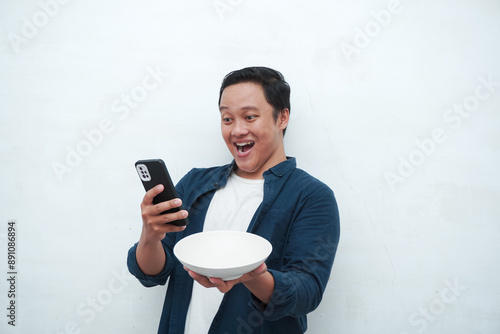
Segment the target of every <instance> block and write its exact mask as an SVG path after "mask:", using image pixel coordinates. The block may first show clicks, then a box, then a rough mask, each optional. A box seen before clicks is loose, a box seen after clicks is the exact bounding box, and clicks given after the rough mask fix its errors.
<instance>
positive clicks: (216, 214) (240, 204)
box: [185, 173, 264, 334]
mask: <svg viewBox="0 0 500 334" xmlns="http://www.w3.org/2000/svg"><path fill="white" fill-rule="evenodd" d="M263 197H264V179H260V180H251V179H244V178H242V177H239V176H237V175H236V174H234V173H231V174H230V175H229V178H228V181H227V184H226V186H225V187H223V188H220V189H219V190H217V191H216V192H215V194H214V197H213V198H212V201H211V202H210V205H209V207H208V210H207V215H206V217H205V223H204V225H203V231H204V232H206V231H219V230H231V231H246V230H247V228H248V225H249V224H250V221H251V220H252V217H253V215H254V214H255V211H256V210H257V208H258V207H259V205H260V203H262V199H263ZM200 251H203V250H202V249H200ZM223 297H224V294H223V293H221V292H220V291H219V290H217V289H216V288H205V287H203V286H201V285H200V284H198V283H197V282H194V284H193V294H192V296H191V302H190V303H189V309H188V313H187V318H186V329H185V333H186V334H206V333H208V330H209V328H210V325H211V324H212V320H213V319H214V317H215V314H216V313H217V311H218V310H219V306H220V303H221V301H222V298H223Z"/></svg>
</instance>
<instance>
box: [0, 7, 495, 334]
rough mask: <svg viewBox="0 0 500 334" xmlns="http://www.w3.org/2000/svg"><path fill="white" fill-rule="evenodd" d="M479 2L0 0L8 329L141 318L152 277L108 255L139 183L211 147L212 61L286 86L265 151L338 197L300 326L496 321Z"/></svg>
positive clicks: (118, 248)
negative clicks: (272, 150)
mask: <svg viewBox="0 0 500 334" xmlns="http://www.w3.org/2000/svg"><path fill="white" fill-rule="evenodd" d="M499 14H500V2H498V1H493V0H491V1H486V0H485V1H450V0H443V1H430V0H419V1H410V0H401V1H393V0H387V1H379V0H377V1H366V0H365V1H350V0H339V1H295V0H293V1H290V0H289V1H284V0H277V1H258V0H254V1H244V0H238V1H237V0H206V1H200V0H195V1H166V0H162V1H160V0H156V1H155V0H153V1H147V2H140V1H116V0H113V1H67V0H65V1H62V0H60V2H58V1H56V0H40V1H35V0H32V1H15V2H14V1H9V2H7V1H2V2H1V3H0V46H1V48H0V161H1V163H0V186H1V187H0V189H1V190H0V208H1V210H0V242H1V247H0V252H1V254H0V258H1V259H2V261H1V265H0V267H1V268H2V271H3V274H4V275H5V276H3V277H7V278H9V275H8V274H7V273H8V272H9V270H8V268H7V253H8V252H7V249H8V248H7V245H8V222H9V221H10V220H15V222H16V225H15V226H16V272H17V274H16V283H17V285H16V294H17V295H16V299H15V301H16V326H15V327H12V326H10V325H8V324H7V321H8V320H9V319H8V318H7V317H6V315H7V314H8V312H9V311H8V310H7V309H6V308H7V307H8V305H9V303H10V300H11V298H9V297H8V294H7V291H8V290H9V288H10V287H9V284H8V281H7V279H5V278H4V279H2V280H1V284H0V287H1V290H0V291H1V295H0V305H2V309H3V310H4V311H2V314H1V319H3V320H2V321H1V324H0V332H1V333H93V334H97V333H155V332H156V328H157V325H158V322H159V316H160V312H161V307H162V304H163V298H164V294H165V287H156V288H151V289H147V288H144V287H142V286H141V285H140V284H139V283H138V281H136V280H135V279H134V278H133V277H132V276H131V275H130V274H128V271H127V269H126V254H127V251H128V249H129V247H130V246H132V245H133V244H134V243H135V242H136V241H137V240H138V238H139V235H140V232H141V217H140V210H139V204H140V201H141V199H142V196H143V188H142V186H141V184H140V182H139V179H138V176H137V174H136V171H135V169H134V162H135V161H136V160H139V159H144V158H162V159H163V160H164V161H165V162H166V164H167V165H168V167H169V170H170V171H171V173H172V175H173V178H174V181H175V182H176V181H178V180H179V179H180V178H181V177H182V176H183V175H184V174H185V173H186V172H187V171H188V170H190V169H191V168H192V167H208V166H214V165H220V164H225V163H227V162H229V161H230V160H231V156H230V155H229V153H228V152H227V148H226V147H225V145H224V142H223V141H222V139H221V136H220V129H219V126H220V125H219V122H220V120H219V115H218V109H217V98H218V90H219V86H220V83H221V80H222V78H223V76H224V75H225V74H227V73H228V72H230V71H231V70H234V69H239V68H242V67H246V66H252V65H263V66H269V67H273V68H276V69H278V70H280V71H281V72H282V73H283V74H284V75H285V78H286V79H287V81H288V82H289V83H290V85H291V87H292V109H291V122H290V125H289V127H288V130H287V134H286V137H285V145H286V153H287V155H290V156H295V157H296V158H297V161H298V165H299V167H301V168H303V169H305V170H307V171H308V172H309V173H311V174H312V175H314V176H316V177H317V178H319V179H321V180H322V181H323V182H325V183H326V184H328V185H329V186H330V187H331V188H332V189H333V190H334V192H335V195H336V198H337V200H338V204H339V208H340V213H341V230H342V233H341V241H340V245H339V248H338V252H337V256H336V260H335V264H334V268H333V271H332V275H331V280H330V282H329V285H328V287H327V290H326V292H325V295H324V298H323V302H322V304H321V305H320V306H319V308H318V309H317V310H316V311H314V312H313V313H312V314H310V316H309V331H308V333H312V334H315V333H319V334H323V333H342V334H343V333H347V334H349V333H354V334H358V333H383V334H388V333H395V334H413V333H424V332H425V333H440V334H443V333H453V334H457V333H467V334H471V333H472V334H488V333H492V334H493V333H499V332H500V287H499V284H498V282H500V267H499V264H500V260H499V246H498V245H499V243H500V224H499V222H500V221H499V218H500V206H499V205H498V204H499V202H500V177H499V172H498V167H499V165H500V140H499V139H500V136H499V125H500V123H499V121H500V114H499V107H500V63H499V59H500V43H499V42H500V39H499V38H500V19H499Z"/></svg>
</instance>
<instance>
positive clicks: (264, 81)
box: [219, 67, 290, 135]
mask: <svg viewBox="0 0 500 334" xmlns="http://www.w3.org/2000/svg"><path fill="white" fill-rule="evenodd" d="M243 82H253V83H256V84H259V85H261V86H262V89H263V90H264V96H265V98H266V101H267V102H268V103H269V104H270V105H271V106H272V107H273V109H274V110H273V118H274V121H277V120H278V116H279V114H280V113H281V112H282V111H283V109H288V111H289V112H290V86H289V85H288V83H287V82H286V81H285V78H284V77H283V75H282V74H281V73H280V72H278V71H276V70H273V69H271V68H268V67H246V68H243V69H241V70H237V71H233V72H231V73H229V74H228V75H226V76H225V77H224V80H222V85H221V87H220V91H219V106H220V101H221V97H222V92H223V91H224V89H225V88H226V87H228V86H231V85H235V84H238V83H243ZM285 131H286V129H284V130H283V135H285Z"/></svg>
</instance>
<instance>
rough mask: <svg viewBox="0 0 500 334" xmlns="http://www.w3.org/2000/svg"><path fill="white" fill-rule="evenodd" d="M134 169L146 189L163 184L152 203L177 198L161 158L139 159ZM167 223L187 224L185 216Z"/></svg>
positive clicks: (172, 210) (173, 210)
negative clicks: (161, 189)
mask: <svg viewBox="0 0 500 334" xmlns="http://www.w3.org/2000/svg"><path fill="white" fill-rule="evenodd" d="M135 169H136V170H137V173H138V174H139V177H140V178H141V181H142V184H143V186H144V189H146V191H148V190H150V189H151V188H153V187H156V186H157V185H159V184H163V187H164V189H163V191H162V192H161V193H159V194H158V195H156V196H155V197H154V198H153V203H154V204H158V203H161V202H165V201H169V200H171V199H174V198H178V197H179V196H178V195H177V191H176V190H175V187H174V184H173V183H172V179H171V178H170V174H169V173H168V170H167V166H165V163H164V162H163V160H161V159H150V160H139V161H137V162H136V163H135ZM180 210H181V208H173V209H170V210H167V211H164V212H162V213H161V214H165V213H171V212H177V211H180ZM167 224H173V225H177V226H184V225H187V224H189V221H188V219H187V218H184V219H180V220H176V221H171V222H168V223H167Z"/></svg>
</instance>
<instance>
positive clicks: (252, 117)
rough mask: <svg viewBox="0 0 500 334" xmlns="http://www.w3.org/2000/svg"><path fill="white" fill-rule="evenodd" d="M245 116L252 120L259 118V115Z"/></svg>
mask: <svg viewBox="0 0 500 334" xmlns="http://www.w3.org/2000/svg"><path fill="white" fill-rule="evenodd" d="M245 118H246V119H248V120H250V121H251V120H253V119H255V118H257V115H248V116H247V117H245Z"/></svg>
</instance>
